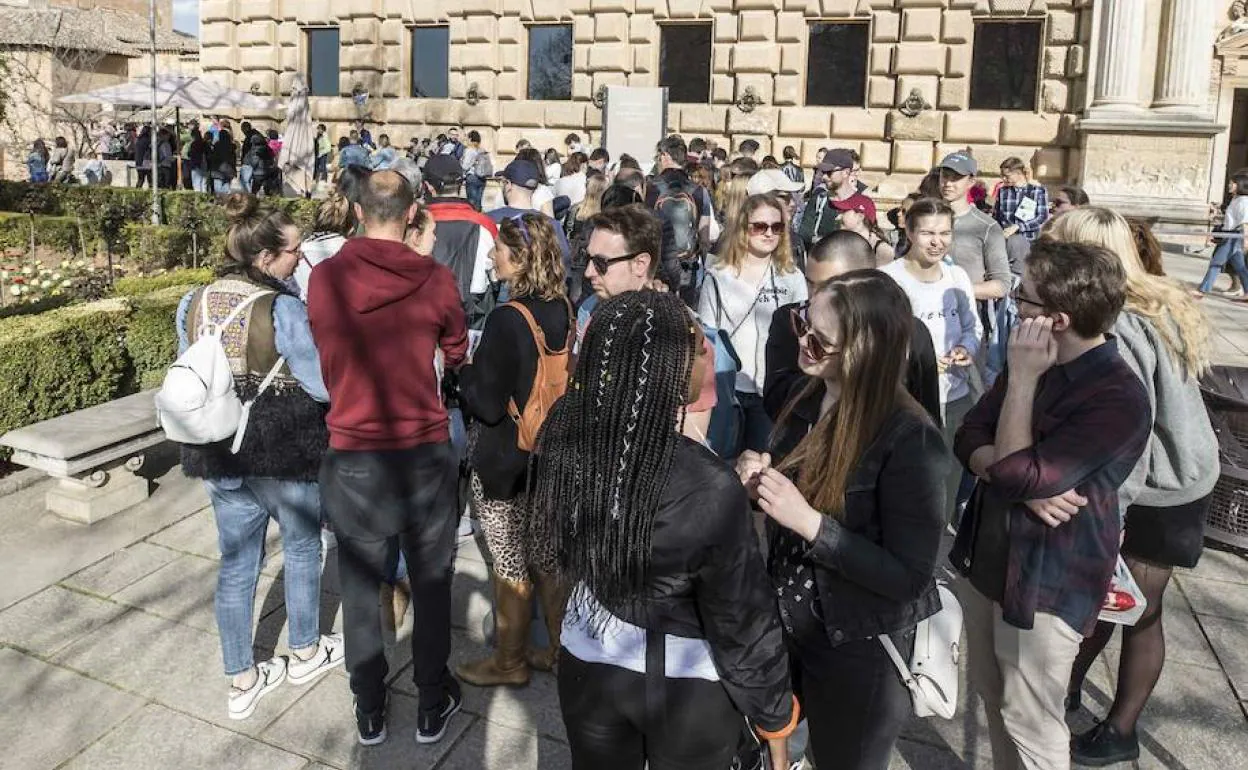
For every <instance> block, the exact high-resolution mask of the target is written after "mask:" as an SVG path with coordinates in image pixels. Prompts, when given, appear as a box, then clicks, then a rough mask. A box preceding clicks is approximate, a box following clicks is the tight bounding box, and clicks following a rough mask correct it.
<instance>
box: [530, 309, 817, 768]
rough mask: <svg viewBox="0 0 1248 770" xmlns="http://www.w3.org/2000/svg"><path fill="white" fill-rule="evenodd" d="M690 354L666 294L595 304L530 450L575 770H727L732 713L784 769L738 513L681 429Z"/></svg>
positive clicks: (776, 690)
mask: <svg viewBox="0 0 1248 770" xmlns="http://www.w3.org/2000/svg"><path fill="white" fill-rule="evenodd" d="M702 350H703V346H702V332H701V329H700V327H699V326H698V324H696V323H694V322H693V321H691V320H690V316H689V311H688V310H687V309H686V308H685V306H684V305H683V303H682V302H681V301H680V299H679V298H677V297H676V296H675V295H674V294H666V293H659V292H654V291H639V292H627V293H625V294H621V295H619V296H617V297H614V298H612V299H610V300H607V301H606V302H604V303H603V304H601V305H600V306H599V307H598V309H597V311H596V312H595V314H594V322H593V323H592V324H590V326H589V329H588V330H587V331H586V334H585V338H584V340H583V342H582V344H581V348H580V355H579V359H578V361H577V366H576V371H575V373H574V375H573V377H572V379H571V380H570V381H569V384H568V391H567V394H566V395H565V396H564V397H563V398H562V399H561V400H560V401H559V402H558V403H557V404H556V405H555V407H554V408H553V409H552V410H551V412H550V415H549V417H548V418H547V419H546V422H545V424H544V425H543V426H542V431H541V434H540V435H539V438H538V444H537V447H536V451H535V453H534V456H533V465H532V469H531V472H532V494H531V497H530V505H531V508H532V511H531V517H530V519H531V522H532V527H533V532H534V533H542V534H543V535H544V536H546V537H553V538H554V541H555V543H556V544H557V546H558V549H559V566H560V569H561V571H562V573H563V575H564V577H565V578H566V579H567V580H568V581H569V583H570V584H571V585H573V586H574V588H573V591H572V596H571V599H570V600H569V602H568V607H567V615H566V617H565V619H564V624H563V634H562V639H561V642H562V650H561V651H560V656H559V702H560V706H561V708H562V711H563V719H564V724H565V725H566V727H567V734H568V743H569V744H570V746H571V749H572V763H573V767H574V768H575V769H576V770H642V768H643V767H644V766H646V764H647V763H648V764H649V767H650V768H653V769H654V770H670V769H672V768H682V770H685V769H690V770H724V768H727V767H730V766H731V763H732V760H733V756H734V754H735V751H736V748H737V744H738V738H739V736H740V735H741V731H742V728H743V726H744V724H745V723H744V722H743V720H742V719H741V717H740V715H741V714H744V715H745V716H746V717H747V718H748V720H749V722H750V723H752V724H753V725H754V726H755V728H756V729H757V731H758V733H759V735H760V736H761V737H763V738H767V739H768V740H769V746H770V748H771V750H772V757H773V759H774V760H776V763H775V766H776V767H787V763H786V755H785V748H784V745H785V738H786V737H787V735H788V734H789V733H790V732H791V731H792V729H793V727H795V726H796V724H797V709H796V706H795V703H794V700H793V696H792V691H791V689H790V685H789V664H788V659H787V656H786V654H785V648H784V636H783V632H782V630H781V626H780V618H779V616H778V615H777V613H776V601H775V597H774V594H773V592H772V588H771V585H770V584H769V582H768V580H767V574H766V570H765V568H764V566H763V560H762V558H761V556H760V555H759V552H758V545H757V538H756V537H755V535H754V529H753V526H752V524H751V517H750V511H749V501H748V499H747V497H746V494H745V490H744V489H742V487H741V484H740V483H739V482H738V480H737V478H736V476H735V475H734V474H733V472H732V470H731V468H729V467H727V466H725V465H723V464H722V463H720V462H719V461H718V460H717V459H716V457H715V456H714V455H713V454H712V453H711V452H710V450H708V449H706V448H704V447H703V446H701V445H700V444H698V443H696V442H694V441H692V440H690V439H688V438H685V437H684V436H682V435H681V433H680V429H681V426H680V414H681V412H682V407H683V406H684V405H685V404H687V403H692V402H693V401H696V400H697V396H698V393H697V390H699V388H700V384H701V382H702V377H701V376H700V372H699V375H696V376H691V375H694V371H695V369H698V368H699V367H702V366H706V365H708V364H709V362H708V361H706V360H705V356H704V355H702V354H701V353H700V351H702Z"/></svg>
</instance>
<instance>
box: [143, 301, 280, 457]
mask: <svg viewBox="0 0 1248 770" xmlns="http://www.w3.org/2000/svg"><path fill="white" fill-rule="evenodd" d="M208 292H209V290H208V289H204V291H203V293H202V294H201V296H200V298H199V307H200V310H201V311H202V312H201V314H200V315H201V323H200V326H199V334H198V337H197V338H196V340H195V344H193V345H191V346H190V347H189V348H187V349H186V351H185V352H184V353H183V354H182V355H180V356H178V360H176V361H174V362H173V365H172V366H170V367H169V371H168V372H166V373H165V379H164V382H162V383H161V385H160V390H158V391H156V416H157V419H159V421H160V427H162V428H163V429H164V431H165V436H166V437H167V438H168V439H169V440H170V441H176V442H178V443H179V444H195V445H202V444H214V443H216V442H218V441H224V440H225V439H227V438H229V437H230V436H233V437H234V443H233V445H232V446H231V447H230V452H232V453H234V454H238V450H239V449H240V448H241V447H242V445H243V434H244V433H245V432H246V430H247V416H248V414H250V412H251V405H252V404H254V403H255V402H256V399H257V398H260V394H261V393H264V391H265V389H267V388H268V387H269V385H270V384H272V382H273V378H274V377H276V376H277V373H278V371H280V370H281V368H282V365H283V364H284V363H286V359H285V358H278V359H277V363H276V364H274V365H273V368H272V369H271V370H269V373H268V375H267V376H266V377H265V378H264V381H263V382H262V383H261V384H260V389H259V390H258V391H256V398H253V399H251V400H250V401H248V402H247V403H245V404H244V403H243V402H242V401H241V400H240V399H239V398H238V394H237V393H235V392H234V373H233V372H232V371H231V370H230V360H229V358H227V357H226V355H225V348H224V347H222V344H221V334H222V332H224V331H225V330H226V329H227V328H229V326H230V324H232V323H234V321H235V320H236V319H237V318H238V317H239V315H241V314H242V312H243V311H244V310H246V309H247V308H248V307H250V306H251V304H252V303H253V302H255V301H256V300H257V299H260V298H261V297H263V296H265V295H266V294H272V293H273V292H271V291H260V292H256V293H255V294H252V295H250V296H248V297H247V298H246V299H244V300H243V301H242V302H240V303H238V306H237V307H235V308H234V310H233V311H231V312H230V314H229V315H228V316H226V318H225V320H224V321H222V322H221V323H220V324H213V323H212V322H211V320H210V319H209V318H208Z"/></svg>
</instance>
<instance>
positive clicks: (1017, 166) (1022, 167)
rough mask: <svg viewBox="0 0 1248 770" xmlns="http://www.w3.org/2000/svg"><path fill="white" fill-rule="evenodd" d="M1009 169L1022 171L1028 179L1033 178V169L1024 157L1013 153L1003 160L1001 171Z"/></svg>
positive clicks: (1004, 171)
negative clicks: (1028, 165)
mask: <svg viewBox="0 0 1248 770" xmlns="http://www.w3.org/2000/svg"><path fill="white" fill-rule="evenodd" d="M1009 171H1021V172H1023V175H1024V176H1026V177H1027V178H1028V179H1030V178H1031V169H1030V168H1028V167H1027V164H1026V163H1024V162H1023V159H1022V158H1019V157H1016V156H1013V155H1011V156H1010V157H1008V158H1006V159H1005V160H1003V161H1001V173H1003V174H1004V173H1006V172H1009Z"/></svg>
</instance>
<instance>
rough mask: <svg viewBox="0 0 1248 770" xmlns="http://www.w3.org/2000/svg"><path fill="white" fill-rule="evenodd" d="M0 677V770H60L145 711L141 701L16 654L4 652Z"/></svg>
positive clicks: (9, 650)
mask: <svg viewBox="0 0 1248 770" xmlns="http://www.w3.org/2000/svg"><path fill="white" fill-rule="evenodd" d="M0 671H2V672H4V673H3V677H4V684H3V686H0V770H43V769H44V768H53V767H56V766H57V765H59V764H61V763H62V762H64V761H65V760H66V759H69V758H70V757H72V756H74V755H75V754H77V753H78V752H79V751H81V750H82V749H84V748H86V747H87V746H89V745H90V744H91V743H93V742H94V741H95V740H96V739H98V738H99V737H100V736H101V735H104V734H105V733H107V732H108V731H109V730H110V729H112V728H113V727H114V726H115V725H117V724H118V723H120V722H122V721H123V720H125V719H126V717H128V716H129V715H130V714H132V713H134V712H135V711H137V710H138V709H140V708H142V707H143V699H142V698H139V697H136V696H134V695H130V694H129V693H125V692H122V691H121V690H118V689H116V688H113V687H109V686H108V685H106V684H102V683H100V682H96V681H94V680H92V679H88V678H87V677H85V676H81V675H79V674H75V673H74V672H72V671H67V670H65V669H63V668H59V667H57V666H54V665H52V664H49V663H45V662H43V661H41V660H38V659H36V658H33V657H31V656H29V655H25V654H23V653H21V652H18V651H17V650H11V649H5V648H0ZM75 704H82V705H83V706H86V707H85V708H75V707H74V706H75Z"/></svg>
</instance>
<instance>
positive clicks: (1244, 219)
mask: <svg viewBox="0 0 1248 770" xmlns="http://www.w3.org/2000/svg"><path fill="white" fill-rule="evenodd" d="M1245 224H1248V195H1236V196H1235V199H1234V200H1233V201H1231V204H1230V205H1229V206H1227V207H1226V216H1225V217H1224V218H1223V220H1222V229H1223V230H1227V231H1230V230H1240V229H1242V228H1243V226H1244V225H1245Z"/></svg>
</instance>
